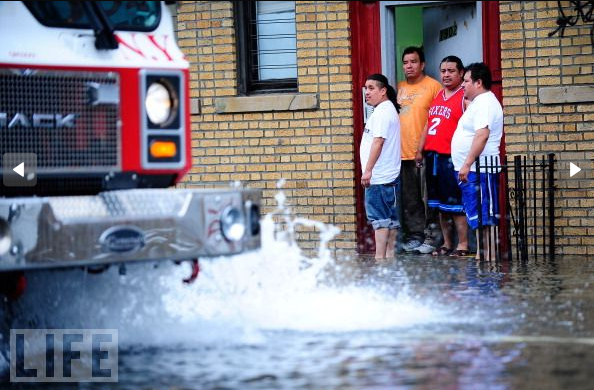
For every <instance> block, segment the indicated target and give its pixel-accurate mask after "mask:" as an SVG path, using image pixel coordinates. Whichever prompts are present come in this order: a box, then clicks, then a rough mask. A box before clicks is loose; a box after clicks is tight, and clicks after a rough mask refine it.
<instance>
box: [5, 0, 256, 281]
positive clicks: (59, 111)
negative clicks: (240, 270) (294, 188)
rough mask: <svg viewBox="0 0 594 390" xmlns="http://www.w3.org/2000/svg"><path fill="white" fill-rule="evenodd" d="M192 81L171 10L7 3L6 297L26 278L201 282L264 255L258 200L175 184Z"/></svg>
mask: <svg viewBox="0 0 594 390" xmlns="http://www.w3.org/2000/svg"><path fill="white" fill-rule="evenodd" d="M189 79H190V77H189V64H188V62H187V61H186V59H185V57H184V55H183V53H182V52H181V51H180V49H179V47H178V46H177V44H176V42H175V36H174V29H173V20H172V16H171V14H170V11H169V8H168V5H167V4H165V2H158V1H23V2H16V1H1V2H0V155H1V156H0V164H2V165H1V168H2V170H1V174H2V183H0V184H1V186H0V278H1V279H2V280H0V284H4V289H5V290H6V289H7V287H6V286H8V285H9V284H10V283H8V282H7V280H14V279H15V275H17V276H18V275H22V272H23V271H25V270H30V269H39V268H52V267H82V268H87V269H101V267H106V266H108V265H109V264H112V263H128V262H138V261H161V260H174V261H181V260H195V262H194V264H195V267H194V270H195V272H197V271H198V268H197V259H198V258H202V257H213V256H221V255H232V254H237V253H241V252H243V251H246V250H253V249H257V248H259V246H260V225H259V218H260V208H259V207H260V202H261V192H260V191H257V190H250V189H246V188H240V187H236V188H231V187H229V188H224V189H187V188H168V187H171V186H173V185H175V184H176V183H179V182H180V180H181V179H182V177H183V176H184V174H185V173H187V172H188V171H189V170H190V168H191V166H192V148H191V135H190V130H191V129H190V98H189ZM198 163H199V161H198ZM7 275H8V276H7ZM194 276H195V275H194ZM17 279H18V278H17ZM17 284H18V280H17ZM0 287H1V286H0Z"/></svg>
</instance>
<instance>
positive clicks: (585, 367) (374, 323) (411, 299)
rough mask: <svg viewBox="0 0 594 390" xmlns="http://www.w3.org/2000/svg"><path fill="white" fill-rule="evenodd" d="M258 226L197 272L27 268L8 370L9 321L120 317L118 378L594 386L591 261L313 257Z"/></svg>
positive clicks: (266, 385) (8, 308)
mask: <svg viewBox="0 0 594 390" xmlns="http://www.w3.org/2000/svg"><path fill="white" fill-rule="evenodd" d="M280 216H281V217H282V218H289V216H288V214H281V215H280ZM295 223H309V222H307V221H303V220H298V219H290V218H289V219H285V220H284V224H283V226H288V227H290V226H292V225H293V224H295ZM262 228H263V235H264V237H265V238H264V242H263V247H262V250H261V251H258V252H254V253H249V254H244V255H240V256H235V257H229V258H221V259H215V260H212V261H204V262H203V263H202V273H201V275H200V277H199V278H198V280H197V282H196V283H194V284H191V285H185V284H183V283H182V282H181V280H182V278H184V277H186V276H187V273H188V268H187V267H186V265H182V266H175V265H173V264H160V265H159V266H158V267H153V265H149V264H138V265H134V266H130V267H128V272H127V274H126V275H124V276H120V275H118V272H117V270H116V269H114V268H112V269H109V270H108V271H107V272H105V273H104V274H101V275H90V274H87V273H85V272H82V271H80V270H71V271H45V272H31V273H29V274H28V279H29V287H30V288H29V290H28V291H27V293H26V295H25V296H24V297H23V299H21V300H20V301H18V302H16V303H15V304H8V303H6V302H4V303H2V306H1V309H0V310H2V313H1V314H2V318H3V321H4V322H3V325H2V333H1V334H2V335H3V339H2V340H0V344H2V349H3V355H2V356H4V357H0V371H3V373H2V374H1V375H3V377H2V378H6V375H7V374H6V371H7V363H6V359H5V357H6V356H7V352H6V344H7V341H6V335H7V333H8V329H10V328H11V327H12V328H28V327H31V328H51V327H56V328H117V329H118V330H119V340H120V366H119V367H120V368H119V378H120V382H119V383H118V388H129V389H136V388H139V387H143V388H146V387H147V386H148V387H150V388H186V387H187V388H200V389H215V388H228V389H276V388H307V389H322V388H323V389H385V388H405V389H406V388H415V389H436V388H439V389H475V388H495V389H514V388H518V389H524V388H572V389H580V388H588V387H589V386H591V383H592V380H593V379H594V374H592V373H591V367H593V366H594V348H592V347H593V346H594V326H593V324H594V309H593V308H594V289H593V287H592V286H593V284H594V262H589V261H588V260H587V259H583V258H565V259H558V261H557V262H556V263H550V262H545V261H532V262H527V263H525V264H515V263H513V264H489V263H477V262H476V261H475V260H474V259H466V258H465V259H449V258H439V259H434V258H431V257H422V256H409V257H407V256H402V257H398V258H397V259H396V260H394V261H391V262H383V263H375V262H373V261H367V260H366V259H363V258H361V259H359V258H347V257H344V258H343V257H339V258H337V259H334V258H332V257H331V256H330V253H329V252H328V251H326V250H324V247H322V248H321V249H320V251H319V254H318V255H317V256H316V257H314V258H308V257H306V256H304V255H303V254H302V252H301V251H300V250H299V248H298V247H297V246H296V245H295V243H294V242H293V240H292V239H291V237H292V234H291V232H290V231H289V232H288V231H286V230H285V231H283V230H282V229H281V228H280V227H279V226H277V225H274V224H273V222H272V218H267V219H264V221H263V224H262ZM316 228H317V229H318V230H322V231H323V232H324V234H327V237H328V236H331V235H332V234H333V233H332V230H331V229H330V230H323V229H324V227H323V226H322V225H319V224H317V226H316ZM41 387H43V388H47V387H49V386H41ZM97 387H98V388H100V386H97ZM54 388H56V389H58V388H60V389H61V388H64V386H63V385H59V386H58V385H56V386H55V387H54ZM85 388H95V387H94V385H93V384H87V385H85Z"/></svg>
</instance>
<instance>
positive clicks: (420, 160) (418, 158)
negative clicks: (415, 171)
mask: <svg viewBox="0 0 594 390" xmlns="http://www.w3.org/2000/svg"><path fill="white" fill-rule="evenodd" d="M415 161H416V163H417V164H416V165H417V168H421V167H422V166H423V152H420V151H417V154H416V155H415Z"/></svg>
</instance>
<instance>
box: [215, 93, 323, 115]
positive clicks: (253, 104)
mask: <svg viewBox="0 0 594 390" xmlns="http://www.w3.org/2000/svg"><path fill="white" fill-rule="evenodd" d="M319 100H320V99H319V97H318V95H317V94H312V93H293V94H282V95H261V96H245V97H226V98H217V99H215V111H216V113H217V114H230V113H236V112H271V111H300V110H316V109H318V108H319V107H320V102H319Z"/></svg>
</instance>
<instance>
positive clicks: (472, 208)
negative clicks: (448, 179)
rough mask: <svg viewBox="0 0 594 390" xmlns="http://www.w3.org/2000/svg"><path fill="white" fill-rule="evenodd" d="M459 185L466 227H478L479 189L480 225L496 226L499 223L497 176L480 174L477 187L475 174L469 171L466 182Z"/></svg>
mask: <svg viewBox="0 0 594 390" xmlns="http://www.w3.org/2000/svg"><path fill="white" fill-rule="evenodd" d="M456 179H458V172H456ZM459 185H460V190H461V191H462V201H463V202H464V210H465V211H466V219H467V220H468V225H469V226H470V227H471V228H472V229H477V228H478V227H479V214H478V208H479V200H478V197H479V188H480V191H481V192H480V197H481V206H482V216H481V219H482V220H481V225H483V226H486V225H497V224H498V223H499V199H498V187H499V185H498V175H497V174H496V173H481V174H480V185H479V181H478V176H477V174H476V172H472V171H471V172H468V181H467V182H466V183H459Z"/></svg>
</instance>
